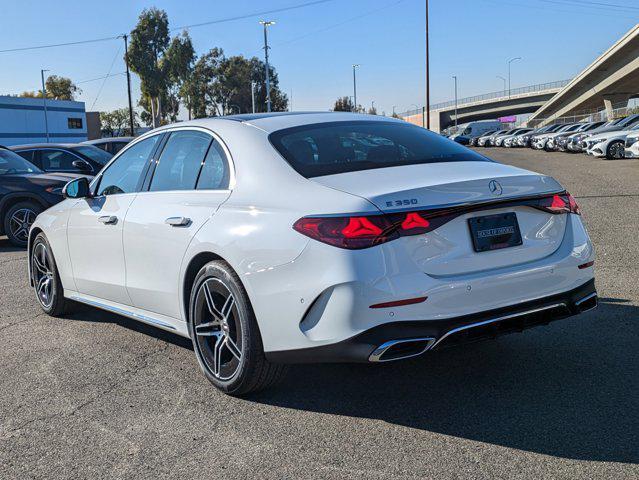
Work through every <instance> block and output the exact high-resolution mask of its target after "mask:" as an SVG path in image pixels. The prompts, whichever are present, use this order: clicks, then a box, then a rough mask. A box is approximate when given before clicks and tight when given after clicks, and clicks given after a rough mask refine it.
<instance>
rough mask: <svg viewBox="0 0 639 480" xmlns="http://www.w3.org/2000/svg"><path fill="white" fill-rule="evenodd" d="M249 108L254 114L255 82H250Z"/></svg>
mask: <svg viewBox="0 0 639 480" xmlns="http://www.w3.org/2000/svg"><path fill="white" fill-rule="evenodd" d="M251 108H252V109H253V113H255V82H251Z"/></svg>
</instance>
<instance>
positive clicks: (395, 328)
mask: <svg viewBox="0 0 639 480" xmlns="http://www.w3.org/2000/svg"><path fill="white" fill-rule="evenodd" d="M596 306H597V291H596V289H595V281H594V279H592V280H589V281H588V282H586V283H585V284H583V285H581V286H579V287H577V288H575V289H573V290H570V291H568V292H563V293H560V294H557V295H552V296H548V297H544V298H540V299H538V300H533V301H529V302H525V303H520V304H516V305H511V306H508V307H504V308H499V309H494V310H488V311H484V312H478V313H474V314H471V315H464V316H461V317H456V318H448V319H445V320H429V321H423V320H422V321H403V322H394V323H386V324H383V325H379V326H377V327H373V328H371V329H369V330H366V331H365V332H362V333H360V334H359V335H356V336H354V337H352V338H349V339H347V340H343V341H341V342H338V343H334V344H330V345H324V346H320V347H311V348H303V349H297V350H287V351H277V352H267V353H266V357H267V358H268V359H269V360H270V361H272V362H276V363H330V362H355V363H362V362H369V361H387V359H385V358H384V356H383V352H382V349H383V348H382V349H380V346H384V345H389V344H393V342H398V344H400V343H401V344H406V343H408V342H407V341H410V340H415V341H416V342H419V346H417V347H416V348H417V350H415V352H416V354H420V353H423V352H425V351H429V350H434V349H439V348H446V347H451V346H457V345H463V344H467V343H472V342H476V341H480V340H484V339H489V338H495V337H498V336H501V335H504V334H508V333H513V332H521V331H523V330H526V329H528V328H532V327H536V326H539V325H547V324H549V323H550V322H553V321H556V320H561V319H564V318H568V317H571V316H573V315H577V314H580V313H583V312H586V311H588V310H592V309H593V308H596ZM380 352H381V353H380ZM406 353H407V355H405V357H400V358H406V357H410V356H415V354H414V353H412V352H411V351H410V350H406ZM391 359H399V358H393V357H392V356H389V357H388V360H391Z"/></svg>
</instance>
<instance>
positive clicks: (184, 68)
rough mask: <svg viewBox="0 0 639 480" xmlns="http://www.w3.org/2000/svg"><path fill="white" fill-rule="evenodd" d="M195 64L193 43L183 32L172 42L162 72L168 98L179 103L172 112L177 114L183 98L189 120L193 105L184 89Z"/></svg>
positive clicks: (163, 59) (167, 50)
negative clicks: (165, 80)
mask: <svg viewBox="0 0 639 480" xmlns="http://www.w3.org/2000/svg"><path fill="white" fill-rule="evenodd" d="M194 63H195V50H194V48H193V42H192V41H191V37H190V36H189V34H188V32H186V31H185V32H182V35H178V36H177V37H174V38H173V40H171V43H170V45H169V47H168V48H167V49H166V53H165V54H164V58H162V70H163V71H164V73H165V75H166V77H167V80H168V82H167V83H168V85H167V86H168V90H169V93H168V97H169V98H170V99H174V100H176V101H177V102H178V105H177V108H173V109H172V110H175V111H176V114H177V110H179V98H182V100H183V101H184V104H185V105H186V108H187V109H188V111H189V119H191V105H190V100H189V96H188V94H187V91H186V90H185V89H183V87H184V84H185V83H186V82H187V81H188V79H189V77H190V76H191V74H192V72H193V64H194Z"/></svg>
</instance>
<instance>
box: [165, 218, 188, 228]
mask: <svg viewBox="0 0 639 480" xmlns="http://www.w3.org/2000/svg"><path fill="white" fill-rule="evenodd" d="M164 223H166V224H167V225H171V226H172V227H188V226H189V225H191V219H190V218H187V217H169V218H167V219H166V220H165V221H164Z"/></svg>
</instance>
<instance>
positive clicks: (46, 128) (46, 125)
mask: <svg viewBox="0 0 639 480" xmlns="http://www.w3.org/2000/svg"><path fill="white" fill-rule="evenodd" d="M48 71H49V70H40V77H41V78H42V105H44V131H45V135H46V137H47V143H49V118H48V117H47V87H46V86H45V82H44V72H48Z"/></svg>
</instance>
